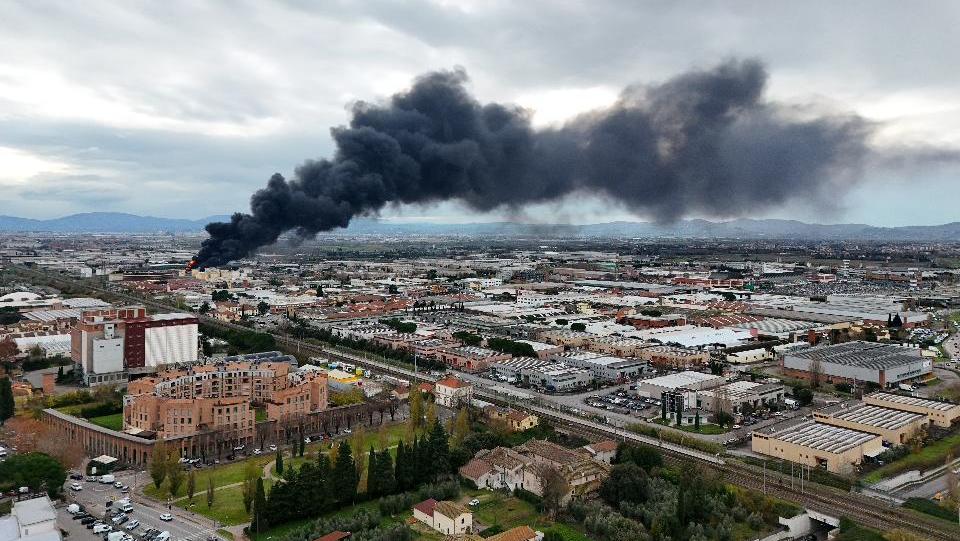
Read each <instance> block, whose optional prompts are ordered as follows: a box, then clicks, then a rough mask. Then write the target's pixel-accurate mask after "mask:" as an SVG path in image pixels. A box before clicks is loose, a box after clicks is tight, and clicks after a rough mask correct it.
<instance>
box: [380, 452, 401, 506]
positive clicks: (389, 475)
mask: <svg viewBox="0 0 960 541" xmlns="http://www.w3.org/2000/svg"><path fill="white" fill-rule="evenodd" d="M378 462H379V464H380V468H379V470H380V481H379V486H380V493H381V494H383V495H387V494H393V493H395V492H396V491H397V480H396V478H395V477H394V474H393V459H392V458H391V457H390V450H389V449H384V450H383V451H380V460H379V461H378Z"/></svg>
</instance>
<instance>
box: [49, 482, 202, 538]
mask: <svg viewBox="0 0 960 541" xmlns="http://www.w3.org/2000/svg"><path fill="white" fill-rule="evenodd" d="M115 477H116V480H117V481H118V482H120V483H121V484H125V485H127V486H129V487H130V491H129V493H128V494H123V493H121V491H120V489H119V488H116V487H115V486H114V485H112V484H102V483H99V482H94V481H86V480H83V481H76V480H73V479H67V482H66V483H65V485H64V493H65V494H66V497H67V502H68V503H78V504H80V505H81V506H83V508H84V510H85V511H86V512H87V513H89V514H90V515H92V516H93V517H95V518H97V519H99V520H101V521H103V522H105V523H106V524H110V525H113V523H112V522H111V521H110V519H109V517H110V516H112V515H111V513H110V512H111V511H112V510H113V509H114V508H115V507H116V504H114V503H113V502H117V501H118V500H121V499H123V498H125V497H129V498H130V503H131V505H132V506H133V511H131V512H130V513H128V517H129V519H130V520H129V521H128V522H130V521H132V520H134V519H135V520H138V521H139V522H140V525H139V527H137V528H135V529H133V530H128V529H127V528H126V524H121V525H113V529H114V531H124V532H128V533H130V534H131V536H133V538H134V539H135V540H136V541H144V540H143V536H144V533H145V532H147V531H148V530H149V529H150V528H154V529H156V530H160V531H168V532H170V541H181V540H183V541H204V540H206V539H208V538H209V537H211V536H215V535H216V533H215V532H216V530H217V527H218V526H219V525H218V524H216V523H214V522H213V521H211V520H210V519H208V518H206V517H203V516H201V515H198V514H195V513H191V512H189V511H186V510H183V509H180V508H178V507H177V506H171V508H169V509H168V508H167V506H166V505H163V504H160V503H157V502H155V501H153V500H150V499H148V498H146V497H145V496H143V495H142V494H141V493H140V489H141V488H142V487H143V486H144V485H145V484H147V483H150V482H151V480H150V475H149V474H148V473H147V472H117V473H116V474H115ZM73 483H79V484H80V485H81V486H82V489H81V490H72V489H71V488H70V486H71V485H72V484H73ZM107 502H111V504H110V505H109V506H108V505H107ZM163 513H169V514H170V515H171V516H172V520H170V521H164V520H161V519H160V515H161V514H163ZM105 517H107V520H103V519H104V518H105ZM58 522H59V524H60V527H61V528H63V529H64V530H66V531H67V532H69V533H70V538H71V539H73V540H78V539H79V540H88V541H94V540H95V541H100V539H101V536H102V535H105V534H94V533H93V530H92V529H88V528H87V527H86V525H83V524H81V523H80V520H74V518H73V515H71V514H70V513H69V512H67V506H63V507H61V508H59V509H58Z"/></svg>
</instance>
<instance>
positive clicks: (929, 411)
mask: <svg viewBox="0 0 960 541" xmlns="http://www.w3.org/2000/svg"><path fill="white" fill-rule="evenodd" d="M958 417H960V405H957V404H953V403H950V402H939V401H935V400H927V399H920V398H914V397H910V396H901V395H895V394H891V393H883V392H879V393H873V394H871V395H867V396H865V397H864V398H863V402H859V401H850V402H845V403H840V404H835V405H832V406H829V407H826V408H822V409H820V410H818V411H815V412H813V419H808V420H805V421H804V422H803V423H799V424H798V423H796V422H795V421H792V420H791V421H785V422H783V423H779V424H776V425H773V426H771V427H767V428H764V429H762V430H758V431H754V432H753V434H752V449H753V451H754V452H756V453H760V454H764V455H768V456H772V457H775V458H779V459H783V460H788V461H790V462H797V463H800V464H809V465H811V466H818V467H823V468H826V469H827V470H828V471H831V472H834V473H849V472H851V471H853V469H854V468H856V466H858V465H859V464H861V463H863V462H864V460H868V459H872V458H876V457H877V456H878V455H879V454H880V453H882V452H883V451H885V450H887V449H888V448H890V447H896V446H899V445H904V444H907V443H909V442H910V441H911V439H912V438H913V437H914V436H915V435H917V434H918V433H920V432H921V431H922V430H924V429H925V428H927V427H929V426H931V425H938V426H943V423H944V422H945V421H946V419H947V418H951V419H952V420H953V421H956V419H957V418H958ZM946 426H950V423H949V422H948V423H947V425H946ZM831 429H835V430H831ZM872 438H876V443H877V444H879V447H877V446H875V445H874V442H873V439H872Z"/></svg>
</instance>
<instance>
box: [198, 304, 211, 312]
mask: <svg viewBox="0 0 960 541" xmlns="http://www.w3.org/2000/svg"><path fill="white" fill-rule="evenodd" d="M197 311H198V312H200V313H201V314H206V313H208V312H210V303H209V302H207V301H203V304H201V305H200V308H199V309H198V310H197Z"/></svg>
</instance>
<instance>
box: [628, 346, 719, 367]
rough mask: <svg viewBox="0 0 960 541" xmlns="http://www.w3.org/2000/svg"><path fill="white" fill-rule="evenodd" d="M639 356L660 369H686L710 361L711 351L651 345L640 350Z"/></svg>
mask: <svg viewBox="0 0 960 541" xmlns="http://www.w3.org/2000/svg"><path fill="white" fill-rule="evenodd" d="M637 358H639V359H643V360H645V361H648V362H649V363H650V364H651V365H652V366H655V367H657V368H660V369H673V370H686V369H689V368H694V367H698V366H704V365H706V364H707V363H708V362H710V352H708V351H699V350H693V349H686V348H678V347H674V346H662V345H661V346H650V347H647V348H644V349H642V350H640V351H639V352H638V353H637Z"/></svg>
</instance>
